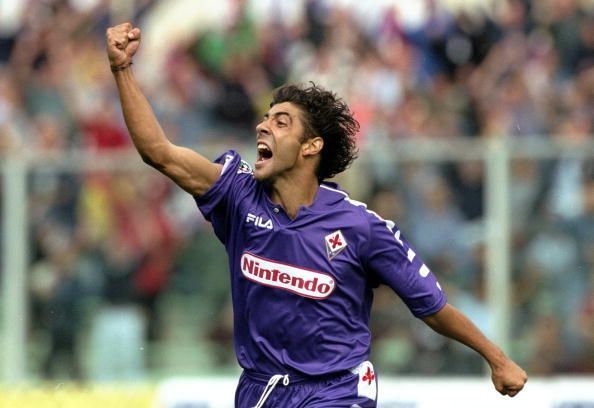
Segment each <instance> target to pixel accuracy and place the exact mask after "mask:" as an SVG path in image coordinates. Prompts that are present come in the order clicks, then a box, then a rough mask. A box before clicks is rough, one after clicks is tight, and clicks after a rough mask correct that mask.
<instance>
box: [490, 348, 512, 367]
mask: <svg viewBox="0 0 594 408" xmlns="http://www.w3.org/2000/svg"><path fill="white" fill-rule="evenodd" d="M506 361H507V356H506V355H505V353H504V352H503V351H502V350H501V349H499V348H497V349H496V350H494V351H493V352H492V353H491V354H490V355H489V356H488V358H487V362H488V364H489V366H490V367H491V370H496V369H498V368H499V367H502V366H504V365H505V362H506Z"/></svg>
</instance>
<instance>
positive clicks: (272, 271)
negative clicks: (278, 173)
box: [196, 151, 446, 376]
mask: <svg viewBox="0 0 594 408" xmlns="http://www.w3.org/2000/svg"><path fill="white" fill-rule="evenodd" d="M216 161H217V162H218V163H225V170H224V172H223V173H222V175H221V176H220V178H219V179H218V180H217V182H216V183H215V184H214V185H213V186H212V187H211V188H210V190H209V191H207V192H206V194H204V195H203V196H202V197H199V198H196V202H197V204H198V207H199V208H200V211H201V212H202V213H203V215H204V216H205V218H206V219H207V220H208V221H210V222H211V223H212V225H213V227H214V231H215V233H216V235H217V237H218V238H219V239H220V240H221V242H222V243H223V244H224V245H225V248H226V250H227V253H228V256H229V269H230V272H231V293H232V298H233V308H234V340H235V351H236V355H237V359H238V361H239V364H240V365H241V366H242V367H243V368H244V369H248V370H253V371H256V372H261V373H266V374H277V373H280V374H290V375H298V376H302V375H321V374H327V373H333V372H339V371H343V370H348V369H350V368H352V367H355V366H357V365H358V364H359V363H361V362H362V361H365V360H367V359H368V356H369V349H370V341H371V334H370V331H369V327H368V323H369V315H370V309H371V303H372V300H373V291H372V289H373V288H374V287H376V286H378V285H379V284H386V285H389V286H390V287H391V288H392V289H393V290H394V291H395V292H396V293H397V294H398V295H399V296H400V297H401V298H402V299H403V300H404V302H405V303H406V304H407V306H408V307H409V309H410V310H411V312H412V313H413V314H414V315H415V316H425V315H429V314H432V313H435V312H437V311H439V310H440V309H441V308H442V307H443V306H444V305H445V303H446V296H445V294H444V293H443V292H442V291H441V289H440V288H439V284H438V283H437V281H436V279H435V277H434V276H433V274H432V273H431V272H430V271H429V269H427V267H426V266H424V264H423V262H422V261H421V260H420V259H419V257H418V256H416V254H414V253H413V252H412V251H413V250H412V249H411V248H410V246H409V245H408V243H407V242H406V241H405V240H404V238H403V237H402V236H401V234H400V231H399V230H398V229H397V228H396V226H394V224H393V223H392V222H390V221H385V220H382V219H381V218H379V217H378V216H377V215H375V214H374V213H372V212H370V211H367V209H366V208H365V206H364V205H363V204H362V203H358V202H355V201H353V200H350V199H349V198H348V196H347V195H346V193H344V192H342V191H340V190H339V189H338V186H337V185H335V184H332V183H324V184H322V185H321V186H320V188H319V189H318V193H317V196H316V198H315V202H314V203H313V204H312V205H311V206H310V207H307V208H304V207H302V208H301V209H300V211H299V212H298V214H297V217H296V218H295V219H294V220H291V219H290V218H289V217H288V216H287V215H286V213H285V212H284V211H283V209H282V207H280V206H278V205H275V204H274V203H272V202H271V201H270V199H269V197H268V195H267V192H266V186H265V185H264V184H262V183H259V182H257V181H256V180H255V179H254V178H253V175H252V174H251V172H250V167H249V165H247V164H246V163H245V162H243V161H242V160H241V158H240V156H239V155H238V154H237V153H236V152H234V151H229V152H226V153H225V154H223V155H222V156H221V157H219V158H218V159H217V160H216Z"/></svg>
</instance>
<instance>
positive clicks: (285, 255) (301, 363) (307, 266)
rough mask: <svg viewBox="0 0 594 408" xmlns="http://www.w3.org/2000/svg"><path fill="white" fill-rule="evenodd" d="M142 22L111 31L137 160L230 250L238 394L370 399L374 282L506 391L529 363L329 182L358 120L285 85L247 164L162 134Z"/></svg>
mask: <svg viewBox="0 0 594 408" xmlns="http://www.w3.org/2000/svg"><path fill="white" fill-rule="evenodd" d="M140 38H141V34H140V29H138V28H134V27H133V26H132V25H131V24H130V23H125V24H121V25H118V26H116V27H112V28H109V29H108V30H107V54H108V57H109V61H110V64H111V69H112V71H113V73H114V77H115V82H116V84H117V88H118V91H119V95H120V101H121V105H122V110H123V114H124V118H125V121H126V125H127V127H128V130H129V131H130V135H131V137H132V140H133V142H134V145H135V146H136V149H137V150H138V152H139V153H140V155H141V157H142V159H143V160H144V161H145V162H146V163H148V164H150V165H151V166H153V167H155V168H156V169H157V170H159V171H160V172H162V173H163V174H165V175H166V176H168V177H169V178H171V179H172V180H173V181H174V182H175V183H177V184H178V185H179V186H180V187H181V188H183V189H184V190H185V191H187V192H188V193H190V194H191V195H193V196H194V198H195V200H196V202H197V205H198V207H199V209H200V211H201V212H202V213H203V215H204V216H205V217H206V219H207V220H209V221H210V222H211V223H212V225H213V227H214V231H215V234H216V235H217V237H218V238H219V239H220V240H221V241H222V242H223V244H224V245H225V248H226V250H227V253H228V256H229V269H230V272H231V293H232V299H233V310H234V341H235V352H236V355H237V360H238V361H239V364H240V365H241V367H243V369H244V371H243V373H242V375H241V378H240V380H239V384H238V387H237V390H236V394H235V405H236V406H237V407H241V408H248V407H249V408H251V407H256V408H259V407H264V406H266V407H292V408H296V407H326V408H337V407H346V408H349V407H350V408H353V407H363V408H364V407H376V399H377V383H376V379H375V373H374V370H373V366H372V364H371V362H369V361H368V360H367V359H368V355H369V350H370V340H371V334H370V331H369V327H368V322H369V314H370V310H371V303H372V298H373V292H372V289H373V288H374V287H376V286H378V285H379V284H386V285H389V286H390V287H391V288H392V289H393V290H394V291H395V292H396V293H397V294H398V295H399V296H400V297H401V298H402V299H403V300H404V302H405V303H406V305H407V306H408V308H409V309H410V310H411V312H412V313H413V314H414V315H415V316H417V317H419V318H420V319H422V320H423V321H424V322H425V323H426V324H427V325H429V326H430V327H431V328H432V329H434V330H435V331H437V332H438V333H441V334H443V335H445V336H448V337H450V338H453V339H455V340H457V341H459V342H461V343H463V344H465V345H467V346H469V347H471V348H473V349H474V350H476V351H477V352H478V353H480V354H481V355H482V356H483V357H484V358H485V359H486V361H487V362H488V364H489V365H490V367H491V370H492V381H493V384H494V385H495V388H496V389H497V391H499V392H500V393H501V394H504V395H509V396H512V397H513V396H514V395H516V394H517V393H518V392H519V391H520V390H521V389H522V388H523V387H524V384H525V382H526V380H527V376H526V373H525V372H524V370H522V369H521V368H520V367H519V366H517V365H516V364H515V363H514V362H513V361H511V360H510V359H509V358H508V357H506V356H505V354H504V353H503V352H502V351H501V350H500V349H499V348H498V347H497V346H495V345H494V344H493V343H491V342H490V341H489V340H488V339H487V338H486V337H485V336H484V335H483V334H482V333H481V332H480V331H479V330H478V329H477V328H476V326H475V325H474V324H473V323H471V322H470V320H469V319H468V318H467V317H465V316H464V315H463V314H462V313H461V312H459V311H458V310H457V309H455V308H454V307H453V306H451V305H449V304H448V303H447V301H446V296H445V294H444V293H443V292H442V290H441V287H440V285H439V283H438V282H437V280H436V278H435V276H434V275H433V273H431V271H430V270H429V268H428V267H427V266H426V265H425V264H424V263H423V262H422V261H421V260H420V259H419V256H417V255H416V254H415V252H414V250H413V249H412V248H411V247H410V246H409V244H408V243H407V242H406V241H405V239H404V238H403V236H402V235H401V233H400V231H399V230H398V229H397V227H396V226H395V225H394V223H393V222H391V221H388V220H384V219H382V218H380V217H379V216H378V215H377V214H375V213H373V212H372V211H369V210H367V209H366V206H365V205H364V204H363V203H360V202H357V201H355V200H352V199H351V198H349V196H348V195H347V194H346V193H345V192H343V191H341V190H340V189H339V188H338V186H337V185H336V184H333V183H328V182H325V181H324V180H326V179H328V178H331V177H332V176H334V175H336V174H338V173H340V172H342V171H343V170H344V169H345V168H347V167H348V166H349V165H350V163H351V162H352V161H353V160H354V158H355V156H356V149H355V141H354V137H355V134H356V132H357V131H358V128H359V126H358V123H357V122H356V120H355V119H354V118H353V117H352V115H351V112H350V110H349V108H348V107H347V106H346V105H345V103H344V102H343V101H342V100H340V99H338V98H337V97H336V96H335V95H334V94H333V93H331V92H328V91H326V90H324V89H322V88H320V87H317V86H310V87H307V88H305V87H301V86H294V85H288V86H284V87H281V88H279V89H277V90H276V91H275V92H274V94H273V99H272V103H271V104H270V110H269V111H268V112H267V113H266V115H264V118H263V120H262V122H261V123H260V124H258V126H257V127H256V137H255V140H254V142H255V146H256V148H257V152H258V155H257V161H256V163H255V165H254V168H252V167H251V166H250V165H249V164H248V163H246V162H245V161H243V160H242V159H241V157H240V156H239V155H238V154H237V153H236V152H234V151H232V150H230V151H228V152H226V153H224V154H222V155H221V156H220V157H219V158H218V159H217V160H216V161H215V162H214V163H213V162H210V161H209V160H207V159H206V158H204V157H203V156H201V155H200V154H198V153H196V152H195V151H193V150H190V149H187V148H184V147H179V146H175V145H174V144H172V143H170V142H169V140H168V139H167V137H166V136H165V134H164V133H163V130H162V129H161V127H160V126H159V123H158V122H157V120H156V118H155V116H154V114H153V112H152V110H151V108H150V106H149V103H148V102H147V100H146V99H145V97H144V96H143V94H142V92H141V90H140V88H139V86H138V85H137V82H136V81H135V79H134V76H133V73H132V69H131V64H132V57H133V56H134V54H135V53H136V51H137V49H138V47H139V45H140Z"/></svg>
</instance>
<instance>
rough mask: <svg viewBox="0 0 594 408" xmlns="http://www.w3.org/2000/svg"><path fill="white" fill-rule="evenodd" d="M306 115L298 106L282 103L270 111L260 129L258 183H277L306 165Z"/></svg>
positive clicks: (258, 135)
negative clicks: (266, 181) (304, 154)
mask: <svg viewBox="0 0 594 408" xmlns="http://www.w3.org/2000/svg"><path fill="white" fill-rule="evenodd" d="M302 115H303V113H302V112H301V110H300V109H299V108H298V107H297V106H296V105H294V104H292V103H290V102H282V103H279V104H276V105H274V106H273V107H272V108H270V110H269V111H268V113H266V114H265V115H264V119H263V120H262V122H260V124H258V126H256V134H257V140H256V143H257V149H258V155H257V159H256V164H255V169H254V177H255V178H256V180H258V181H264V180H269V181H274V180H275V179H276V178H278V177H279V176H281V175H283V174H286V173H288V172H290V171H291V170H295V169H297V168H299V166H300V164H302V153H303V141H304V135H305V126H304V124H303V118H302Z"/></svg>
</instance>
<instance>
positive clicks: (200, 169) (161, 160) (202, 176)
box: [106, 23, 222, 196]
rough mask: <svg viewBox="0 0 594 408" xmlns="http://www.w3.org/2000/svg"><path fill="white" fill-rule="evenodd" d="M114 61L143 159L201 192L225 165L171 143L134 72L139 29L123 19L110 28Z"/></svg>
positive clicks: (193, 191)
mask: <svg viewBox="0 0 594 408" xmlns="http://www.w3.org/2000/svg"><path fill="white" fill-rule="evenodd" d="M106 37H107V56H108V57H109V62H110V64H111V70H112V72H113V75H114V78H115V81H116V85H117V87H118V92H119V95H120V103H121V105H122V112H123V114H124V120H125V121H126V126H127V127H128V131H129V132H130V136H131V137H132V141H133V142H134V146H135V147H136V150H138V153H140V156H141V157H142V160H143V161H144V162H145V163H147V164H149V165H151V166H152V167H154V168H156V169H157V170H159V171H160V172H161V173H163V174H165V175H166V176H167V177H169V178H171V179H172V180H173V181H174V182H175V183H176V184H177V185H179V186H180V187H181V188H183V189H184V190H185V191H187V192H188V193H190V194H193V195H198V196H199V195H202V194H204V193H205V192H206V191H207V190H208V189H209V188H210V186H211V185H212V184H213V183H214V182H215V181H216V180H217V179H218V177H219V175H220V174H221V168H222V166H221V165H219V164H214V163H212V162H210V161H209V160H208V159H206V158H205V157H204V156H202V155H200V154H198V153H196V152H195V151H193V150H191V149H187V148H185V147H180V146H176V145H174V144H173V143H171V142H170V141H169V140H168V139H167V137H166V136H165V133H164V132H163V129H162V128H161V126H160V125H159V122H158V121H157V118H156V117H155V114H154V113H153V110H152V109H151V106H150V105H149V103H148V101H147V99H146V98H145V96H144V95H143V93H142V91H141V90H140V87H139V86H138V83H137V82H136V80H135V78H134V75H133V74H132V69H131V65H132V57H133V56H134V54H135V53H136V51H137V50H138V47H139V45H140V37H141V33H140V29H139V28H133V27H132V24H130V23H124V24H120V25H117V26H115V27H111V28H109V29H108V30H107V33H106Z"/></svg>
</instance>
